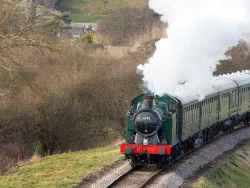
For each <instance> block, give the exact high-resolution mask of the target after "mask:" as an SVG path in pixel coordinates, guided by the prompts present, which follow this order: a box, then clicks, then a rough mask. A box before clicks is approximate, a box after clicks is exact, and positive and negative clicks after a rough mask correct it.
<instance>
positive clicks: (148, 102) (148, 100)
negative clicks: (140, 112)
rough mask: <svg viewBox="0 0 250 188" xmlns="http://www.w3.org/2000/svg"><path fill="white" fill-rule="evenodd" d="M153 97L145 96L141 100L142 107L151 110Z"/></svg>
mask: <svg viewBox="0 0 250 188" xmlns="http://www.w3.org/2000/svg"><path fill="white" fill-rule="evenodd" d="M154 99H155V98H154V96H145V97H144V99H143V107H144V108H147V109H152V108H153V105H154Z"/></svg>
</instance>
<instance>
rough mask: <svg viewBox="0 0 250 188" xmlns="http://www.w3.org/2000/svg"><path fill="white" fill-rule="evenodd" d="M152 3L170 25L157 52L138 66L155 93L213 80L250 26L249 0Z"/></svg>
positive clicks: (152, 0) (156, 0)
mask: <svg viewBox="0 0 250 188" xmlns="http://www.w3.org/2000/svg"><path fill="white" fill-rule="evenodd" d="M149 7H150V8H152V9H153V10H154V11H155V12H157V13H159V14H161V15H162V20H163V21H165V22H168V25H169V26H168V28H167V29H166V32H167V36H168V37H167V38H163V39H161V40H160V41H159V42H157V43H156V46H157V49H156V52H155V54H154V56H153V57H152V58H150V59H149V61H148V63H146V64H145V65H143V66H142V65H140V66H139V67H138V69H139V70H138V71H142V72H143V81H144V83H145V84H146V85H147V88H148V89H149V90H150V91H152V92H154V93H156V94H163V93H171V94H174V93H175V92H176V90H177V88H179V85H180V83H182V84H183V83H185V88H187V87H188V88H189V89H192V88H193V89H194V88H197V87H198V86H199V85H201V84H202V83H205V82H207V81H208V80H210V79H211V78H212V72H213V71H214V70H215V68H216V64H217V63H218V61H219V60H220V59H221V58H223V54H224V53H225V52H226V50H227V49H228V47H230V46H232V45H235V44H237V42H238V41H239V40H240V39H241V36H242V35H243V34H244V33H245V32H249V31H250V1H249V0H207V1H204V0H203V1H202V0H149Z"/></svg>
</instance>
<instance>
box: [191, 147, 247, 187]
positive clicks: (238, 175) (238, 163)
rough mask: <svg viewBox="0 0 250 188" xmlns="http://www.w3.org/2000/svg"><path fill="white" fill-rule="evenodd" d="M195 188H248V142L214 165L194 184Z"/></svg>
mask: <svg viewBox="0 0 250 188" xmlns="http://www.w3.org/2000/svg"><path fill="white" fill-rule="evenodd" d="M194 187H195V188H233V187H235V188H236V187H237V188H241V187H242V188H247V187H250V142H248V143H247V144H246V145H245V146H244V147H242V148H240V149H238V150H237V151H235V152H234V153H233V154H231V155H230V156H228V157H226V158H225V159H223V160H220V161H218V162H217V163H216V165H215V167H214V168H211V169H209V170H208V171H207V172H206V173H205V174H204V175H202V176H201V177H200V178H199V179H198V180H197V181H196V182H195V183H194Z"/></svg>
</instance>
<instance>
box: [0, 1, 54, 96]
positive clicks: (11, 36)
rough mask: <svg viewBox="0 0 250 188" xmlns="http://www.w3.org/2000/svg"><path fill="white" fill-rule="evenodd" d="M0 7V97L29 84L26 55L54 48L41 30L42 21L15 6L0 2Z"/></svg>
mask: <svg viewBox="0 0 250 188" xmlns="http://www.w3.org/2000/svg"><path fill="white" fill-rule="evenodd" d="M0 7H1V9H0V17H1V20H0V80H1V79H2V78H3V77H4V78H5V82H1V83H0V84H1V85H0V96H3V95H6V94H8V93H10V92H11V91H12V90H13V88H15V86H17V85H18V83H20V81H22V82H27V81H28V80H27V78H28V77H29V76H27V74H26V73H27V71H25V69H24V65H25V63H24V58H23V57H24V56H25V55H27V54H28V53H31V52H32V53H43V50H46V49H50V50H52V49H53V48H54V46H53V45H52V44H51V43H49V42H48V40H47V37H48V36H47V35H46V34H45V31H44V30H42V29H40V28H41V26H42V25H44V21H43V20H42V19H39V17H33V16H31V15H27V14H25V13H24V12H23V11H22V10H21V9H20V7H19V6H18V4H16V3H12V2H8V3H7V2H5V1H1V2H0ZM35 51H36V52H35ZM6 78H7V79H6ZM6 80H7V81H6Z"/></svg>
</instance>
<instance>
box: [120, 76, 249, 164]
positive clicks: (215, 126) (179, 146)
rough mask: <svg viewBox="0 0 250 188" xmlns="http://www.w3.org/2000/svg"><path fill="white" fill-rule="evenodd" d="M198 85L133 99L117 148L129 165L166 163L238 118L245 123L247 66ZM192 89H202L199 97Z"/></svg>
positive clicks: (234, 123) (231, 127) (229, 127)
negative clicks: (122, 141) (187, 89)
mask: <svg viewBox="0 0 250 188" xmlns="http://www.w3.org/2000/svg"><path fill="white" fill-rule="evenodd" d="M197 90H199V91H198V92H197V91H186V92H180V93H179V94H178V93H177V94H176V95H175V96H172V95H169V94H165V95H162V96H158V95H156V96H153V95H145V94H144V95H139V96H137V97H135V98H134V99H133V100H132V102H131V105H130V110H129V111H128V112H127V114H126V136H125V143H122V144H121V145H120V152H121V153H123V154H124V155H125V156H126V158H127V159H128V160H129V161H130V164H131V166H132V167H133V168H134V167H138V166H142V165H147V164H157V166H158V167H159V168H165V167H167V165H168V164H169V162H171V161H172V160H174V159H175V158H177V157H178V156H180V155H182V154H183V153H186V152H188V151H189V150H192V149H194V148H195V147H197V146H199V145H200V144H202V143H205V142H208V141H210V140H212V139H214V137H215V136H216V135H218V134H219V133H221V132H231V131H233V130H234V128H235V126H237V125H238V124H239V123H240V122H244V124H245V125H248V123H249V117H250V74H249V73H248V72H244V73H236V74H231V75H229V76H221V77H216V78H213V79H212V80H211V81H210V82H209V83H208V84H206V85H205V86H204V87H202V88H199V89H197ZM197 93H203V98H201V97H200V98H199V97H197Z"/></svg>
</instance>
